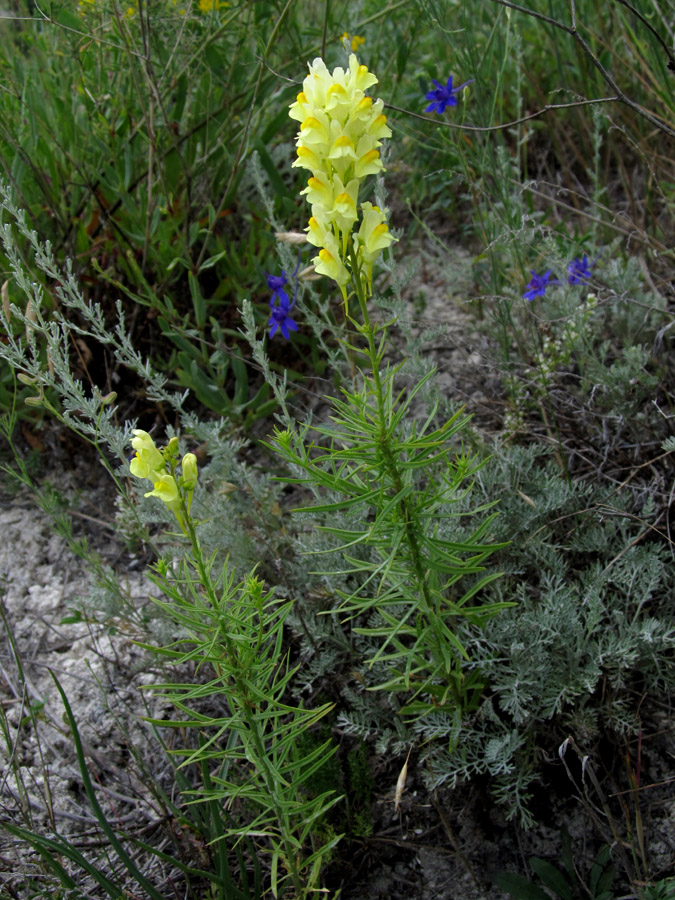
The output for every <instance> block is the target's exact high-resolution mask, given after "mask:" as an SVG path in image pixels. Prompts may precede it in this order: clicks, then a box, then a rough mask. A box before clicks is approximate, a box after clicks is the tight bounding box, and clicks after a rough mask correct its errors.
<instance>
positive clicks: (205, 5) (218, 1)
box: [199, 0, 230, 13]
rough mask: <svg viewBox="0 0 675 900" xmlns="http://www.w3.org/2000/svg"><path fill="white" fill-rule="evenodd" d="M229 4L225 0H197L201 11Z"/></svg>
mask: <svg viewBox="0 0 675 900" xmlns="http://www.w3.org/2000/svg"><path fill="white" fill-rule="evenodd" d="M229 5H230V4H229V3H227V2H225V0H199V11H200V12H203V13H208V12H212V10H214V9H224V8H225V7H226V6H229Z"/></svg>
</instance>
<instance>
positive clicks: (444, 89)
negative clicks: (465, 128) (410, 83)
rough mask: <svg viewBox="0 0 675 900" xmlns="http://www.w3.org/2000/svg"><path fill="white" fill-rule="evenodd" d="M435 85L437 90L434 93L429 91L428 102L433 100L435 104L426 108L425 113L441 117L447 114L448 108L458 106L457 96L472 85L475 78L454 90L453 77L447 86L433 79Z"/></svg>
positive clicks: (449, 79)
mask: <svg viewBox="0 0 675 900" xmlns="http://www.w3.org/2000/svg"><path fill="white" fill-rule="evenodd" d="M432 81H433V83H434V84H435V85H436V89H435V90H433V91H429V92H428V94H427V100H432V101H433V102H432V103H430V104H429V106H427V107H426V109H425V110H424V112H436V113H438V114H439V115H440V114H441V113H444V112H445V108H446V106H457V94H459V92H460V91H461V90H462V88H465V87H466V86H467V84H471V82H472V81H473V78H470V79H469V80H468V81H465V82H464V84H460V86H459V87H456V88H454V87H453V86H452V75H451V76H450V77H449V78H448V82H447V84H444V85H443V84H441V83H440V81H436V79H435V78H432Z"/></svg>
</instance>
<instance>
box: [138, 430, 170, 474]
mask: <svg viewBox="0 0 675 900" xmlns="http://www.w3.org/2000/svg"><path fill="white" fill-rule="evenodd" d="M132 434H133V435H134V437H133V439H132V441H131V446H132V447H133V448H134V450H135V451H136V456H135V457H134V458H133V459H132V460H131V465H130V466H129V468H130V469H131V474H132V475H135V476H136V478H149V479H150V480H151V481H152V480H153V475H154V473H155V472H159V471H165V469H166V464H165V462H164V457H163V456H162V454H161V453H160V451H159V450H158V449H157V447H155V442H154V441H153V439H152V438H151V436H150V435H149V434H148V432H147V431H141V429H140V428H135V429H134V430H133V431H132Z"/></svg>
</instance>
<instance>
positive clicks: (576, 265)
mask: <svg viewBox="0 0 675 900" xmlns="http://www.w3.org/2000/svg"><path fill="white" fill-rule="evenodd" d="M594 265H595V263H593V262H591V263H589V261H588V256H587V255H586V254H585V253H584V255H583V259H579V257H578V256H575V257H574V259H573V260H572V262H571V263H570V264H569V265H568V266H567V273H568V275H567V280H568V281H569V283H570V284H581V283H582V282H583V281H588V279H589V278H590V277H591V269H592V268H593V266H594Z"/></svg>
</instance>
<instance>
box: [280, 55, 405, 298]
mask: <svg viewBox="0 0 675 900" xmlns="http://www.w3.org/2000/svg"><path fill="white" fill-rule="evenodd" d="M374 84H377V78H376V77H375V75H373V73H372V72H369V71H368V68H367V67H366V66H364V65H360V64H359V62H358V60H357V58H356V56H355V55H354V54H352V55H351V56H350V57H349V67H348V68H347V69H343V68H342V67H341V66H338V67H337V68H335V69H334V70H333V72H332V73H331V72H329V71H328V69H327V68H326V64H325V63H324V61H323V60H322V59H315V60H314V62H313V63H311V65H310V66H309V74H308V75H307V77H306V78H305V80H304V82H303V85H302V91H301V92H300V93H299V94H298V96H297V98H296V100H295V102H294V103H292V104H291V107H290V110H289V115H290V117H291V118H292V119H295V120H296V121H298V122H300V130H299V132H298V136H297V140H296V144H297V159H296V160H295V162H294V163H293V165H294V166H298V167H300V168H303V169H307V170H309V172H310V173H311V176H310V178H309V180H308V182H307V187H306V188H305V189H304V190H303V191H302V193H303V194H304V195H305V196H306V198H307V201H308V203H310V204H311V207H312V217H311V219H310V221H309V225H308V227H307V240H308V241H309V242H310V243H311V244H314V246H316V247H319V248H320V249H319V254H318V256H316V257H314V259H313V260H312V262H313V263H314V267H315V270H316V271H317V272H319V273H321V274H325V275H328V276H329V277H331V278H333V279H334V280H335V281H337V283H338V285H339V286H340V288H341V290H342V293H343V296H346V290H345V285H346V284H347V282H348V281H349V266H350V259H351V256H350V249H351V242H352V235H353V231H354V230H355V228H357V223H358V222H359V188H360V186H361V182H362V181H363V179H364V178H366V177H367V176H368V175H378V174H379V173H380V172H383V171H384V166H383V165H382V160H381V158H380V151H379V147H380V146H381V144H382V141H383V140H384V139H385V138H388V137H391V130H390V129H389V126H388V125H387V118H386V116H385V115H384V113H383V112H382V110H383V107H384V103H383V101H382V100H373V98H372V97H369V96H367V95H366V93H365V92H366V90H368V88H370V87H372V86H373V85H374ZM362 211H363V215H364V217H366V218H367V219H368V224H366V218H364V219H363V220H362V222H361V225H360V227H358V228H357V231H358V235H359V237H356V236H354V239H353V245H354V248H355V249H356V250H357V251H358V250H359V249H360V248H363V249H362V251H361V255H360V256H359V257H358V260H359V264H363V265H364V266H365V268H366V280H367V282H368V285H370V281H371V277H372V266H373V262H374V260H375V258H376V256H377V254H378V253H380V252H381V250H382V249H383V248H384V247H385V246H388V245H389V244H390V243H391V242H392V241H393V240H394V238H393V237H392V236H391V235H390V234H388V229H387V231H386V233H387V234H388V238H387V239H386V240H385V239H384V238H383V237H382V235H383V234H384V233H385V231H384V229H385V228H386V223H385V222H384V214H383V213H380V211H379V210H378V214H379V218H377V221H375V219H374V218H373V214H372V210H371V204H364V205H363V207H362ZM371 223H374V224H372V227H371ZM379 226H384V227H383V228H380V230H379V231H378V233H377V235H375V234H374V232H375V230H376V229H377V228H378V227H379ZM364 228H365V231H364ZM353 274H355V273H353Z"/></svg>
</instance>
